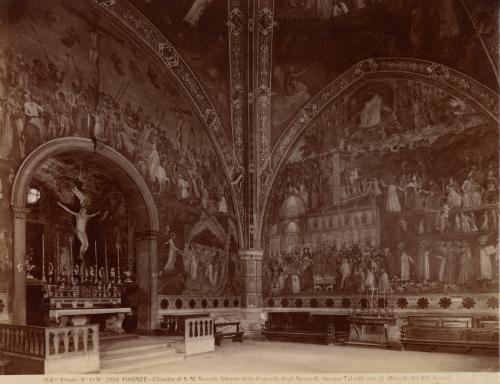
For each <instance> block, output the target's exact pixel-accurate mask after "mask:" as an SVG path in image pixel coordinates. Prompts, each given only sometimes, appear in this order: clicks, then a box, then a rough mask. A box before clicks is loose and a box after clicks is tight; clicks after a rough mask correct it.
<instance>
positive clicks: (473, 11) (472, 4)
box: [462, 0, 499, 79]
mask: <svg viewBox="0 0 500 384" xmlns="http://www.w3.org/2000/svg"><path fill="white" fill-rule="evenodd" d="M462 3H463V5H464V7H465V10H466V11H467V13H468V15H469V17H470V19H471V21H472V24H473V25H474V28H475V30H476V33H477V34H478V36H479V38H480V39H481V40H482V41H481V42H482V44H483V46H484V49H485V50H486V54H487V55H488V58H489V59H490V61H491V64H492V68H493V71H494V72H495V74H496V76H497V79H498V54H499V52H498V23H497V22H496V21H497V20H498V17H499V9H498V5H497V4H495V2H494V1H492V2H489V3H488V2H483V1H474V0H472V1H471V0H462Z"/></svg>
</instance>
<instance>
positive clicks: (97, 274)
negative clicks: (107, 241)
mask: <svg viewBox="0 0 500 384" xmlns="http://www.w3.org/2000/svg"><path fill="white" fill-rule="evenodd" d="M94 256H95V282H97V280H98V276H99V273H98V270H97V240H94Z"/></svg>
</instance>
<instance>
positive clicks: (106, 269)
mask: <svg viewBox="0 0 500 384" xmlns="http://www.w3.org/2000/svg"><path fill="white" fill-rule="evenodd" d="M104 273H105V274H106V275H105V278H104V281H105V282H106V283H107V282H108V280H109V276H108V243H107V242H106V240H104Z"/></svg>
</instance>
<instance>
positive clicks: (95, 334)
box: [92, 328, 99, 351]
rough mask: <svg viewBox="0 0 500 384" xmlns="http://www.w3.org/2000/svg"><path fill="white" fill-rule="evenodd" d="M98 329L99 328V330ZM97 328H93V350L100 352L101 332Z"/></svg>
mask: <svg viewBox="0 0 500 384" xmlns="http://www.w3.org/2000/svg"><path fill="white" fill-rule="evenodd" d="M97 329H98V328H97ZM97 329H96V328H92V349H93V350H94V351H98V350H99V332H98V330H97Z"/></svg>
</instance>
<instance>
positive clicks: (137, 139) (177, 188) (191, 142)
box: [0, 48, 227, 212]
mask: <svg viewBox="0 0 500 384" xmlns="http://www.w3.org/2000/svg"><path fill="white" fill-rule="evenodd" d="M166 113H174V114H176V115H177V122H176V126H175V128H174V127H168V128H169V129H170V130H172V132H167V125H168V124H166V123H163V120H164V117H165V114H166ZM158 120H159V122H157V123H155V122H154V121H153V118H152V117H151V115H149V114H147V113H146V112H145V109H144V108H143V107H142V106H141V105H137V107H135V108H134V107H133V106H132V105H131V103H130V102H129V101H124V100H120V99H119V98H116V97H113V96H111V95H110V94H107V93H105V92H102V91H98V90H96V86H95V84H93V83H89V84H86V82H85V81H84V78H83V75H82V74H81V73H79V72H78V71H76V75H74V76H72V78H70V76H67V75H66V74H65V73H64V72H63V71H61V70H59V69H58V67H57V66H56V64H54V63H53V62H51V61H50V60H42V59H38V58H35V59H33V60H32V62H31V64H30V63H28V62H27V59H26V58H25V57H23V55H21V54H16V52H13V51H12V50H10V49H9V48H7V49H5V50H4V51H3V52H0V123H1V125H2V126H4V127H5V129H2V131H1V132H0V159H13V158H16V157H17V158H21V159H23V158H24V157H26V155H28V154H29V153H30V152H31V151H32V150H33V149H35V148H36V147H37V146H38V145H40V144H41V143H42V142H44V141H48V140H51V139H55V138H59V137H63V136H81V137H91V138H95V139H97V140H99V141H101V142H104V143H106V144H108V145H110V146H112V147H113V148H115V149H117V150H119V151H120V152H121V153H122V154H124V155H125V156H126V157H127V158H128V159H129V160H130V161H131V162H133V163H134V165H135V166H136V168H137V169H138V170H139V171H140V173H141V174H142V175H143V177H144V178H145V179H146V180H147V181H148V182H149V183H150V185H151V186H152V189H154V192H155V193H156V194H159V195H161V194H164V196H169V197H172V198H177V199H178V200H181V201H183V202H186V203H189V204H197V205H199V204H201V205H202V206H203V207H204V208H206V209H208V210H210V209H212V210H214V211H217V210H219V211H222V212H227V203H226V197H225V190H224V185H225V184H224V183H223V179H222V177H223V176H222V172H221V171H220V169H219V166H218V161H217V159H216V156H215V154H214V153H213V152H212V151H210V150H208V149H206V147H203V146H198V144H199V143H198V141H201V140H202V139H203V138H199V137H197V136H196V134H197V135H203V134H204V133H202V132H195V130H194V127H193V126H192V124H193V122H192V117H191V115H190V114H189V113H188V112H186V111H183V110H182V109H180V108H179V109H177V110H168V111H167V110H166V111H164V115H163V117H162V116H160V117H159V118H158ZM174 137H175V139H174ZM195 139H197V141H196V143H195ZM195 147H196V149H195Z"/></svg>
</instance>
